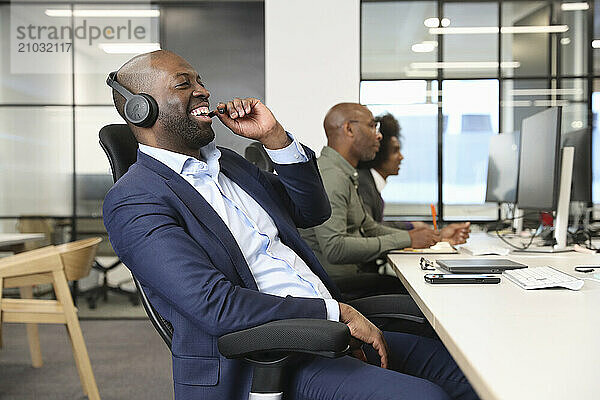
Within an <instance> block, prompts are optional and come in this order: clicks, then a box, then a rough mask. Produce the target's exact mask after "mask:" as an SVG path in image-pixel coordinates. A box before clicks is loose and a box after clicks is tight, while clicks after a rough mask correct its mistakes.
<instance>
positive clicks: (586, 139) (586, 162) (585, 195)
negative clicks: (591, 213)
mask: <svg viewBox="0 0 600 400" xmlns="http://www.w3.org/2000/svg"><path fill="white" fill-rule="evenodd" d="M567 146H571V147H575V157H574V160H573V183H572V184H571V185H572V186H571V201H583V202H586V203H588V204H591V203H592V132H591V130H590V129H588V128H584V129H581V130H578V131H573V132H568V133H565V134H563V135H562V147H567Z"/></svg>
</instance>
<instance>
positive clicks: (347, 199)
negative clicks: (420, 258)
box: [302, 103, 440, 284]
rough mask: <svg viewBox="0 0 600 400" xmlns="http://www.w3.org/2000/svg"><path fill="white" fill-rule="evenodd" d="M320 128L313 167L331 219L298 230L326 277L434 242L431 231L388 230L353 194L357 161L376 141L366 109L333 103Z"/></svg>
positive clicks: (369, 156)
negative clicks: (322, 142) (322, 136)
mask: <svg viewBox="0 0 600 400" xmlns="http://www.w3.org/2000/svg"><path fill="white" fill-rule="evenodd" d="M323 127H324V128H325V133H326V135H327V146H325V147H324V148H323V150H322V151H321V156H320V157H319V159H318V160H317V163H318V165H319V170H320V171H321V176H322V178H323V184H324V186H325V190H326V192H327V196H328V197H329V202H330V204H331V217H330V218H329V219H328V220H327V221H326V222H325V223H323V224H321V225H319V226H317V227H314V228H310V229H306V230H303V231H302V237H303V238H304V239H305V240H306V241H307V243H308V244H309V246H310V247H311V248H312V250H313V251H314V252H315V254H316V255H317V257H318V258H319V261H320V262H321V264H322V265H323V266H324V267H325V269H326V270H327V273H328V274H329V275H330V276H331V277H333V278H337V279H339V278H341V277H347V276H351V275H355V274H357V272H358V266H359V265H360V264H363V263H367V262H370V261H372V260H374V259H376V258H378V257H381V256H383V255H385V254H386V253H387V252H388V251H390V250H393V249H401V248H405V247H413V248H425V247H430V246H432V245H434V244H435V243H437V242H438V241H439V240H440V236H439V234H438V233H437V232H435V231H433V230H414V231H405V230H400V229H396V228H392V227H389V226H385V225H383V224H381V223H379V222H376V221H375V220H373V218H372V217H371V216H370V215H369V214H368V213H367V212H366V211H365V208H364V206H363V204H362V202H361V200H360V197H359V195H358V172H357V170H356V167H357V165H358V162H359V161H368V160H372V159H373V158H374V157H375V154H376V153H377V151H378V150H379V141H380V140H381V133H379V131H378V129H377V128H378V124H377V122H376V121H375V119H374V118H373V114H372V113H371V112H370V111H369V109H368V108H367V107H365V106H363V105H360V104H357V103H340V104H337V105H335V106H333V107H332V108H331V109H330V110H329V111H328V112H327V115H326V116H325V120H324V122H323ZM392 279H394V280H395V282H399V281H398V280H397V279H396V278H392ZM398 284H399V283H398Z"/></svg>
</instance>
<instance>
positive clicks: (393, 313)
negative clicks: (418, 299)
mask: <svg viewBox="0 0 600 400" xmlns="http://www.w3.org/2000/svg"><path fill="white" fill-rule="evenodd" d="M348 304H349V305H350V306H352V307H354V308H355V309H356V310H358V312H360V313H361V314H363V315H364V316H365V317H367V318H368V319H370V318H391V319H402V320H407V321H413V322H418V323H421V324H424V323H425V315H423V313H422V312H421V310H419V307H417V305H416V304H415V302H414V301H413V299H412V298H411V297H410V296H409V295H406V294H384V295H380V296H370V297H363V298H360V299H356V300H352V301H349V302H348Z"/></svg>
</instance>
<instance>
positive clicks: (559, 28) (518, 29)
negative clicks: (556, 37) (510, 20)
mask: <svg viewBox="0 0 600 400" xmlns="http://www.w3.org/2000/svg"><path fill="white" fill-rule="evenodd" d="M568 30H569V26H568V25H541V26H503V27H502V28H500V32H501V33H563V32H566V31H568Z"/></svg>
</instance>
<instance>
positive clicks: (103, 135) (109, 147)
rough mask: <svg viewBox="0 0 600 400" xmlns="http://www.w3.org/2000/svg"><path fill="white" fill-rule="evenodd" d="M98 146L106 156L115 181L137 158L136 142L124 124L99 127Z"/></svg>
mask: <svg viewBox="0 0 600 400" xmlns="http://www.w3.org/2000/svg"><path fill="white" fill-rule="evenodd" d="M100 146H102V149H104V152H105V153H106V155H107V157H108V162H109V163H110V169H111V170H112V175H113V180H114V181H115V182H116V181H117V180H118V179H119V178H120V177H122V176H123V175H125V172H127V170H128V169H129V167H131V166H132V165H133V163H135V161H136V160H137V149H138V142H137V140H135V136H133V132H131V129H129V126H127V125H126V124H112V125H106V126H105V127H103V128H102V129H100Z"/></svg>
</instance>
